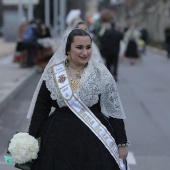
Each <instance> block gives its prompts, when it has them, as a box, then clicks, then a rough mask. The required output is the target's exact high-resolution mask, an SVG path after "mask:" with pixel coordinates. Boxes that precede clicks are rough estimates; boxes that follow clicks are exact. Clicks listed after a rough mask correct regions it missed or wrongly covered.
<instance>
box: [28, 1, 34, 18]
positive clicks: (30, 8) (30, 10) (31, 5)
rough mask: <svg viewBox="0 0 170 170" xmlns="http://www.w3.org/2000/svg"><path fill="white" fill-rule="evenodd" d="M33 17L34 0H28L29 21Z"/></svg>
mask: <svg viewBox="0 0 170 170" xmlns="http://www.w3.org/2000/svg"><path fill="white" fill-rule="evenodd" d="M32 19H33V0H29V1H28V21H31V20H32Z"/></svg>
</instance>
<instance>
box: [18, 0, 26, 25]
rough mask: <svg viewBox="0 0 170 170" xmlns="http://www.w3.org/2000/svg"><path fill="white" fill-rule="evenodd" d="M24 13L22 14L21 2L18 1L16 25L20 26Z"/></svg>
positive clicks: (20, 0)
mask: <svg viewBox="0 0 170 170" xmlns="http://www.w3.org/2000/svg"><path fill="white" fill-rule="evenodd" d="M24 17H25V16H24V12H23V2H22V0H18V18H19V21H18V24H19V25H20V24H21V23H22V20H23V18H24Z"/></svg>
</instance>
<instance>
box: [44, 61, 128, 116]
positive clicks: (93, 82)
mask: <svg viewBox="0 0 170 170" xmlns="http://www.w3.org/2000/svg"><path fill="white" fill-rule="evenodd" d="M97 65H98V66H97V67H96V66H94V64H92V63H91V62H89V64H88V66H87V67H86V68H85V70H84V73H83V74H82V76H81V79H80V83H81V86H80V88H79V89H77V90H76V92H75V93H76V94H77V95H78V96H79V98H80V99H81V100H82V101H83V102H84V104H85V105H86V106H87V107H91V106H93V105H95V104H97V103H98V102H99V95H100V96H101V97H100V106H101V112H102V113H103V114H104V115H105V116H107V117H114V118H120V119H124V118H125V114H124V111H123V107H122V104H121V101H120V98H119V95H118V91H117V86H116V83H115V81H114V79H113V77H112V75H111V74H110V73H109V71H108V70H107V69H106V67H105V66H104V65H102V64H97ZM43 80H45V81H46V86H47V88H48V90H49V91H50V92H51V98H52V99H53V100H56V101H57V103H58V105H59V107H65V106H67V105H66V103H65V102H64V100H63V99H62V97H61V95H60V93H59V91H58V89H57V87H56V84H55V82H54V77H53V74H52V68H50V69H49V70H48V71H47V73H46V75H45V76H44V77H43Z"/></svg>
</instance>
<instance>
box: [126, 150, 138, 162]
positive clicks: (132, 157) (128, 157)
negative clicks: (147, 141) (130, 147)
mask: <svg viewBox="0 0 170 170" xmlns="http://www.w3.org/2000/svg"><path fill="white" fill-rule="evenodd" d="M127 162H128V164H129V165H136V160H135V157H134V154H133V153H132V152H128V156H127Z"/></svg>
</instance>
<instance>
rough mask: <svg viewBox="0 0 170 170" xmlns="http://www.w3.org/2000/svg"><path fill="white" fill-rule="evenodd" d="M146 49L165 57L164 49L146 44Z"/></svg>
mask: <svg viewBox="0 0 170 170" xmlns="http://www.w3.org/2000/svg"><path fill="white" fill-rule="evenodd" d="M147 49H148V50H151V51H152V52H153V53H155V54H160V55H161V56H164V57H166V51H165V50H161V49H158V48H155V47H151V46H147Z"/></svg>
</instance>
